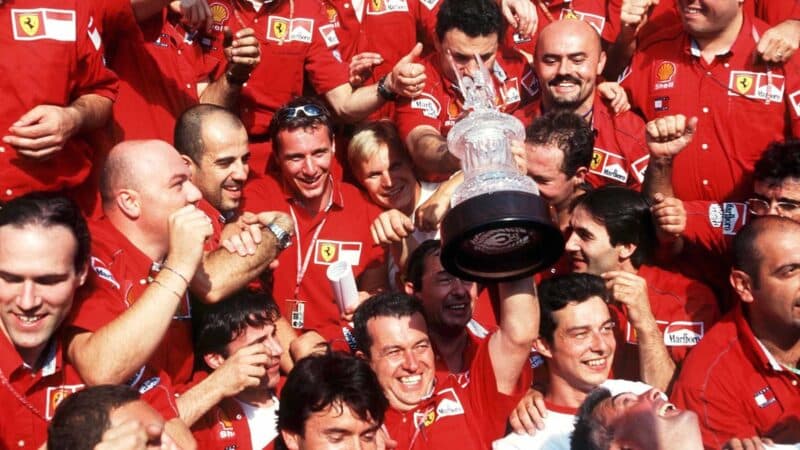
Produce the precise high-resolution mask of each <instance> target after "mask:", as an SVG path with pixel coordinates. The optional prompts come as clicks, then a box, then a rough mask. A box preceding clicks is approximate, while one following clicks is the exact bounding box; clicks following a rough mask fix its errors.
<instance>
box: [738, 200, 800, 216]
mask: <svg viewBox="0 0 800 450" xmlns="http://www.w3.org/2000/svg"><path fill="white" fill-rule="evenodd" d="M771 208H772V204H771V203H770V202H768V201H766V200H762V199H760V198H751V199H748V200H747V209H748V210H749V211H750V214H752V215H754V216H765V215H767V214H769V210H770V209H771ZM775 208H776V209H777V210H778V214H780V215H783V214H787V215H788V214H794V213H796V212H798V208H800V203H795V202H775Z"/></svg>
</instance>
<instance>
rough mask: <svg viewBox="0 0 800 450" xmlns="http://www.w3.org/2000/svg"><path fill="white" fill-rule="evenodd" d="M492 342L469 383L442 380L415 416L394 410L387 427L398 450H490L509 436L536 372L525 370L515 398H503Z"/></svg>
mask: <svg viewBox="0 0 800 450" xmlns="http://www.w3.org/2000/svg"><path fill="white" fill-rule="evenodd" d="M488 342H489V339H485V340H483V341H481V342H480V343H479V344H478V346H477V351H476V353H475V356H474V358H473V359H472V364H471V365H470V370H469V374H468V380H467V382H466V383H463V382H461V381H460V380H459V379H458V378H457V377H455V376H452V375H449V376H445V377H441V376H438V375H437V378H436V385H435V387H434V393H433V395H431V396H430V397H429V398H427V399H425V400H423V401H422V402H421V403H420V404H419V405H418V406H417V407H416V408H415V409H414V410H411V411H408V412H405V413H402V412H399V411H397V410H395V409H393V408H391V407H389V409H388V410H387V411H386V422H385V427H386V430H387V431H388V432H389V436H390V437H391V438H392V439H394V440H396V441H397V442H398V445H397V448H398V449H403V450H405V449H414V450H422V449H445V448H458V449H460V450H471V449H475V450H478V449H486V448H490V447H491V443H492V441H493V440H495V439H498V438H500V437H502V436H503V435H504V434H505V428H506V420H507V419H508V415H509V414H510V413H511V410H512V409H514V407H515V406H517V403H519V401H520V399H522V396H523V395H524V394H525V393H526V392H527V391H528V386H530V382H531V372H530V369H528V367H527V366H526V367H525V368H524V369H523V370H522V373H521V374H520V377H519V379H518V380H517V385H516V386H515V388H514V392H513V393H512V394H511V395H504V394H501V393H499V392H497V380H496V379H495V376H494V369H493V368H492V361H491V357H490V355H489V345H488Z"/></svg>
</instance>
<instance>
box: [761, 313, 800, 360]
mask: <svg viewBox="0 0 800 450" xmlns="http://www.w3.org/2000/svg"><path fill="white" fill-rule="evenodd" d="M774 322H775V321H772V320H763V319H760V318H758V317H757V316H755V315H751V317H750V328H751V329H752V330H753V334H755V336H756V337H757V338H758V340H759V341H760V342H761V343H762V344H764V347H766V348H767V350H769V352H770V353H771V354H772V356H774V357H775V359H777V360H778V362H779V363H781V364H783V365H785V366H787V367H794V368H800V367H799V365H800V329H798V328H797V327H782V326H779V325H777V326H776V324H775V323H774Z"/></svg>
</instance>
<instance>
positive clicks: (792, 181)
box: [753, 178, 800, 201]
mask: <svg viewBox="0 0 800 450" xmlns="http://www.w3.org/2000/svg"><path fill="white" fill-rule="evenodd" d="M753 190H754V191H755V193H756V194H759V195H761V196H764V197H772V196H774V197H775V198H780V197H783V198H788V199H794V200H798V201H800V179H798V178H784V179H783V180H780V181H775V180H756V181H755V183H753Z"/></svg>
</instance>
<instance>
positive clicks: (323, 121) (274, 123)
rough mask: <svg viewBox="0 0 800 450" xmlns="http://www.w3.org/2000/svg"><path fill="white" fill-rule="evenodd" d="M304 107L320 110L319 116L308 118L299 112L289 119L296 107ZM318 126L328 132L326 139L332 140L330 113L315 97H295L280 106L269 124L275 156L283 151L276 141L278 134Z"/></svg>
mask: <svg viewBox="0 0 800 450" xmlns="http://www.w3.org/2000/svg"><path fill="white" fill-rule="evenodd" d="M305 105H311V106H313V107H316V108H318V109H319V110H320V114H319V115H317V116H312V117H310V116H308V115H306V114H305V113H302V112H299V113H298V114H297V115H295V116H294V117H289V112H290V111H291V110H292V109H294V108H298V107H302V106H305ZM319 126H324V127H325V128H326V129H327V130H328V137H329V138H330V139H331V140H333V119H332V118H331V113H330V112H329V111H328V108H326V107H325V105H324V104H323V103H322V101H320V100H319V99H318V98H316V97H308V96H306V97H297V98H295V99H294V100H291V101H290V102H289V103H286V104H285V105H283V106H281V107H280V109H278V110H277V111H275V114H274V115H273V116H272V120H271V121H270V122H269V130H268V133H269V137H270V140H271V141H272V149H273V153H275V155H277V154H278V152H281V151H282V150H283V149H282V148H281V142H280V139H278V134H279V133H280V132H281V131H284V130H289V131H292V130H296V129H298V128H302V129H309V128H310V129H314V128H317V127H319Z"/></svg>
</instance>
